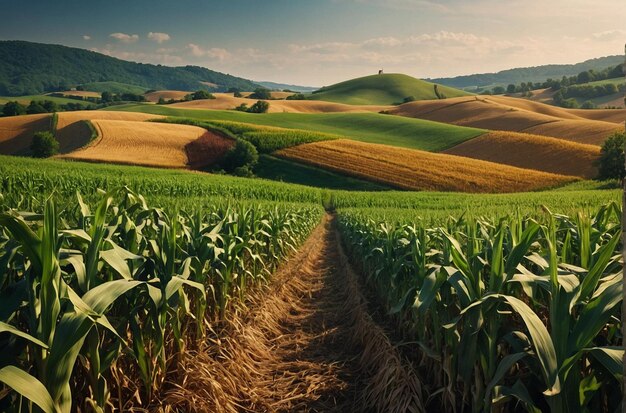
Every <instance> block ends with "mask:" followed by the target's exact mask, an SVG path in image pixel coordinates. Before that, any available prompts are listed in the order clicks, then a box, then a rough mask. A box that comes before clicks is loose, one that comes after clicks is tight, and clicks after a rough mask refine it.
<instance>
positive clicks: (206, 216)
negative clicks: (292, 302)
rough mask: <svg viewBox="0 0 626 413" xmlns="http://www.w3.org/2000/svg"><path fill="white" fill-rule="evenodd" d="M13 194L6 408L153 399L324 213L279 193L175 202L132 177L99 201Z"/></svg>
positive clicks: (4, 320) (114, 405) (1, 297)
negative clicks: (141, 188) (261, 198)
mask: <svg viewBox="0 0 626 413" xmlns="http://www.w3.org/2000/svg"><path fill="white" fill-rule="evenodd" d="M14 184H15V182H14ZM9 195H10V196H9ZM9 195H7V196H5V198H4V200H3V201H2V198H0V212H1V214H0V382H2V383H4V384H5V385H6V386H4V387H2V386H0V411H33V410H35V411H37V409H40V411H43V412H46V413H52V412H70V411H76V409H80V410H82V411H96V412H100V411H110V410H112V409H118V410H119V411H126V410H128V406H127V405H126V404H125V403H126V402H128V401H130V400H134V403H135V405H143V406H147V405H149V403H150V402H151V400H152V399H153V397H154V395H155V394H157V393H158V392H159V391H161V390H162V389H163V388H164V386H165V385H166V383H167V381H166V378H167V376H168V374H172V372H174V373H175V369H176V361H177V360H178V359H180V358H181V357H183V355H184V353H185V350H186V349H187V348H189V347H190V346H193V345H194V342H195V340H198V339H213V340H219V324H220V320H221V319H223V317H224V316H225V311H226V310H227V309H228V308H229V307H231V303H232V302H233V301H234V300H238V301H241V300H243V299H244V298H245V295H246V292H247V291H248V290H249V289H250V288H252V287H254V286H255V285H259V284H261V283H263V282H265V281H266V280H267V278H268V277H269V275H270V274H271V273H272V271H273V270H274V269H275V268H276V266H277V265H278V264H279V263H280V262H281V261H282V260H283V259H284V258H285V257H286V256H287V255H288V254H290V253H291V252H293V251H295V249H296V248H297V247H298V246H299V244H300V243H301V242H302V241H303V240H304V239H305V238H306V237H307V236H308V234H309V233H310V231H311V230H312V228H313V227H314V226H315V225H317V223H318V222H319V220H320V218H321V215H322V208H321V206H319V207H318V206H311V205H309V206H294V204H280V203H277V204H271V205H264V204H262V205H260V206H245V205H244V206H242V205H229V204H227V203H226V204H224V203H222V204H221V205H220V204H216V205H214V206H212V207H210V208H205V209H196V208H190V209H188V210H187V211H184V210H178V211H174V212H170V213H169V214H168V213H166V212H165V211H164V210H162V209H159V208H153V207H150V206H149V205H148V204H147V202H146V200H145V199H144V198H143V197H142V196H141V195H138V194H136V193H134V192H133V191H131V190H129V189H127V188H126V189H123V190H120V191H115V192H109V193H104V192H101V193H100V195H99V200H98V202H97V203H95V204H92V205H88V203H87V202H85V201H84V200H83V199H82V197H81V195H80V194H79V193H76V195H75V198H74V201H73V202H72V200H70V199H64V200H63V201H61V202H60V203H59V202H54V201H53V200H52V198H48V200H47V201H46V202H45V204H44V205H43V208H42V211H40V212H20V211H18V210H16V209H13V208H10V206H13V205H14V204H15V203H16V202H17V201H18V200H22V201H23V199H22V198H20V197H18V196H17V195H15V193H11V194H9ZM9 197H10V198H11V199H10V200H9V199H8V198H9ZM9 201H10V202H9ZM24 203H25V204H28V205H31V203H30V202H24ZM136 382H137V383H141V385H140V386H136V385H135V384H134V383H136Z"/></svg>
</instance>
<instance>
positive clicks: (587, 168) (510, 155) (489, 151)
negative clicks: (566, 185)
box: [445, 131, 600, 179]
mask: <svg viewBox="0 0 626 413" xmlns="http://www.w3.org/2000/svg"><path fill="white" fill-rule="evenodd" d="M445 153H448V154H450V155H459V156H466V157H469V158H474V159H482V160H484V161H490V162H497V163H501V164H505V165H511V166H517V167H519V168H527V169H535V170H538V171H544V172H551V173H556V174H562V175H573V176H579V177H583V178H588V179H591V178H595V176H596V175H597V169H596V168H595V167H594V166H593V163H594V162H595V161H596V160H597V159H598V158H599V156H600V148H599V147H598V146H594V145H583V144H580V143H574V142H568V141H566V140H563V139H556V138H548V137H545V136H540V135H530V134H526V133H517V132H500V131H497V132H489V133H486V134H484V135H481V136H479V137H477V138H474V139H471V140H469V141H466V142H463V143H461V144H459V145H457V146H455V147H453V148H450V149H448V150H446V151H445Z"/></svg>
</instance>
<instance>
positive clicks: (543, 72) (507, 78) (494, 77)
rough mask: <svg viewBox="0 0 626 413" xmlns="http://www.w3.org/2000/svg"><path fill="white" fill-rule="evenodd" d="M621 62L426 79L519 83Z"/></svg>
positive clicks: (481, 83)
mask: <svg viewBox="0 0 626 413" xmlns="http://www.w3.org/2000/svg"><path fill="white" fill-rule="evenodd" d="M622 63H624V56H619V55H617V56H606V57H600V58H597V59H589V60H585V61H584V62H581V63H576V64H565V65H542V66H535V67H520V68H515V69H507V70H502V71H500V72H497V73H479V74H473V75H465V76H456V77H441V78H436V79H428V80H430V81H432V82H436V83H441V84H442V85H446V86H451V87H456V88H466V87H483V86H491V85H497V84H499V85H507V84H509V83H513V84H519V83H521V82H543V81H545V80H546V79H548V78H552V79H560V78H562V77H563V76H573V75H577V74H578V73H580V72H583V71H586V70H590V69H593V70H602V69H606V68H607V67H610V66H616V65H619V64H622Z"/></svg>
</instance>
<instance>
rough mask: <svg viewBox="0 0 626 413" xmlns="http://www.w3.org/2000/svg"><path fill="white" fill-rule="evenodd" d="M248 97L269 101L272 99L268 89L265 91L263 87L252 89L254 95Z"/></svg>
mask: <svg viewBox="0 0 626 413" xmlns="http://www.w3.org/2000/svg"><path fill="white" fill-rule="evenodd" d="M250 97H251V98H252V99H265V100H267V99H271V98H272V92H270V90H269V89H266V88H264V87H259V88H256V89H254V93H252V94H251V95H250Z"/></svg>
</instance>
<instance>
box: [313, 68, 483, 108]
mask: <svg viewBox="0 0 626 413" xmlns="http://www.w3.org/2000/svg"><path fill="white" fill-rule="evenodd" d="M437 88H438V92H439V94H440V96H442V95H443V96H445V97H446V98H450V97H457V96H468V95H471V93H468V92H465V91H462V90H458V89H453V88H450V87H446V86H441V85H437ZM409 97H412V98H413V100H424V99H437V98H438V96H437V94H436V93H435V84H433V83H430V82H426V81H424V80H419V79H416V78H414V77H411V76H407V75H403V74H395V73H394V74H381V75H372V76H365V77H360V78H357V79H351V80H347V81H345V82H341V83H337V84H334V85H331V86H326V87H323V88H321V89H319V90H317V91H315V92H313V94H312V95H311V96H310V97H309V99H312V100H324V101H328V102H337V103H346V104H350V105H395V104H398V103H402V102H403V101H404V100H405V98H409Z"/></svg>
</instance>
